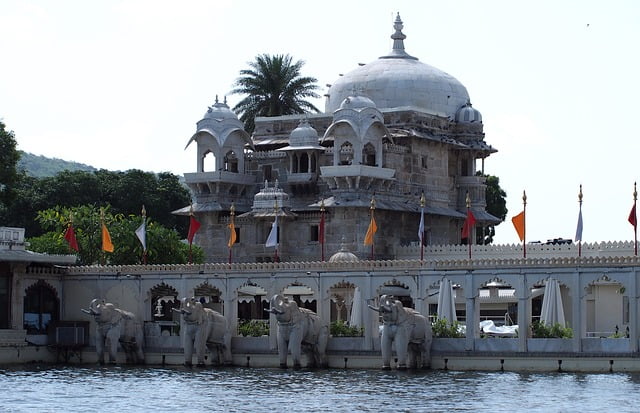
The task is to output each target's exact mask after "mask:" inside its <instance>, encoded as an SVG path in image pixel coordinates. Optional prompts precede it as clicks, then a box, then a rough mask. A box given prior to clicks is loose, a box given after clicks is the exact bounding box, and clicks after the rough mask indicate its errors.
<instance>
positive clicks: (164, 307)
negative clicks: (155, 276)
mask: <svg viewBox="0 0 640 413" xmlns="http://www.w3.org/2000/svg"><path fill="white" fill-rule="evenodd" d="M149 297H150V300H149V303H150V305H151V319H152V320H153V321H156V322H169V323H177V322H179V321H180V317H179V313H178V312H176V311H173V309H178V308H180V300H179V299H178V290H176V289H175V288H173V287H172V286H170V285H167V284H165V283H164V282H162V283H160V284H158V285H156V286H154V287H153V288H151V290H149ZM171 335H173V334H171Z"/></svg>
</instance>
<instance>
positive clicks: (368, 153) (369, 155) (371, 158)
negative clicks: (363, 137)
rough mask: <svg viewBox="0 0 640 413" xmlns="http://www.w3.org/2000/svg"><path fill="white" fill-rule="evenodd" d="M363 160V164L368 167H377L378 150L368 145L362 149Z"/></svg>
mask: <svg viewBox="0 0 640 413" xmlns="http://www.w3.org/2000/svg"><path fill="white" fill-rule="evenodd" d="M362 159H363V164H365V165H368V166H377V165H376V148H375V147H374V146H373V145H372V144H371V143H367V144H366V145H364V148H362Z"/></svg>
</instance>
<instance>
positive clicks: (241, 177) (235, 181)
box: [184, 171, 256, 194]
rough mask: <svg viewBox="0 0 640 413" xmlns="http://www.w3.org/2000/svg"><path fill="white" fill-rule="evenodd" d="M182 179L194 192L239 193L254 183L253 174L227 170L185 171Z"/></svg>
mask: <svg viewBox="0 0 640 413" xmlns="http://www.w3.org/2000/svg"><path fill="white" fill-rule="evenodd" d="M184 180H185V183H186V184H187V185H188V186H189V188H191V190H192V191H194V192H195V193H196V194H224V193H240V192H242V190H243V189H244V188H246V187H253V185H255V183H256V177H255V176H254V175H247V174H241V173H235V172H229V171H214V172H192V173H186V174H184Z"/></svg>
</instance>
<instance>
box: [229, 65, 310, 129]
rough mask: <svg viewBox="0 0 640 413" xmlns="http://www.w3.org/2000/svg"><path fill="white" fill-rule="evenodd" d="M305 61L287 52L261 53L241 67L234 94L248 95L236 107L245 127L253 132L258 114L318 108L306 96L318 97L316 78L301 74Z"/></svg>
mask: <svg viewBox="0 0 640 413" xmlns="http://www.w3.org/2000/svg"><path fill="white" fill-rule="evenodd" d="M303 65H304V61H302V60H298V61H296V62H293V58H292V57H291V56H289V55H288V54H287V55H275V56H271V55H268V54H262V55H258V56H256V58H255V60H254V61H253V62H249V66H251V69H244V70H241V71H240V77H239V78H237V79H236V81H235V83H234V89H233V90H232V91H231V94H242V95H246V96H245V97H244V98H243V99H242V100H241V101H240V102H239V103H238V104H237V105H236V106H234V108H233V109H234V110H235V111H237V112H239V113H240V120H241V121H242V122H244V124H245V130H246V131H247V132H249V133H252V132H253V130H254V128H255V123H254V119H255V117H256V116H280V115H293V114H297V113H305V112H308V111H313V112H319V110H318V108H316V107H315V106H314V105H313V104H312V103H310V102H309V101H307V100H305V99H307V98H319V97H320V96H319V95H318V94H317V93H316V92H315V90H317V89H318V85H317V84H316V82H317V79H316V78H314V77H305V76H301V74H300V72H301V69H302V66H303Z"/></svg>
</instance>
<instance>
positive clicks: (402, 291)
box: [375, 279, 415, 308]
mask: <svg viewBox="0 0 640 413" xmlns="http://www.w3.org/2000/svg"><path fill="white" fill-rule="evenodd" d="M382 295H392V296H394V297H395V298H396V299H397V300H400V302H401V303H402V305H403V306H404V307H406V308H415V304H414V302H413V298H411V289H410V288H409V287H407V286H406V285H404V284H403V283H401V282H399V281H398V280H396V279H393V280H390V281H386V282H385V283H384V284H382V285H381V286H380V287H379V288H378V290H377V297H375V300H376V306H377V305H378V304H377V300H378V299H379V298H380V296H382Z"/></svg>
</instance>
